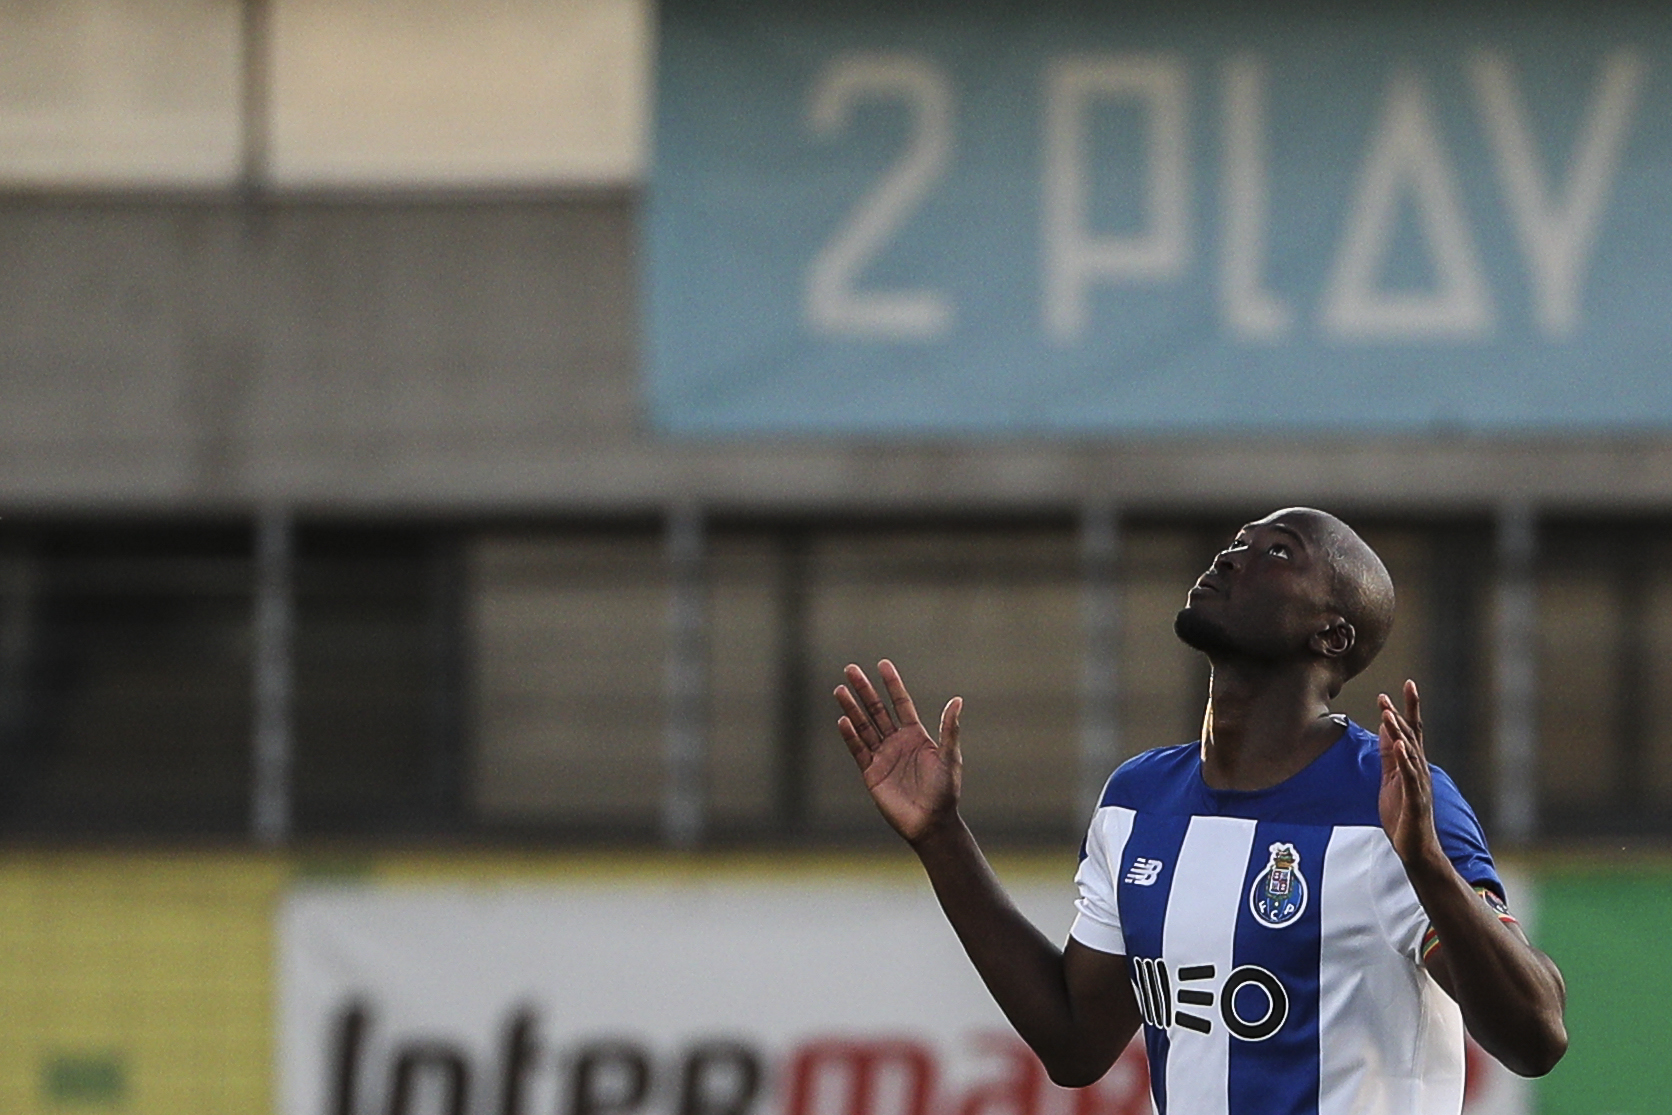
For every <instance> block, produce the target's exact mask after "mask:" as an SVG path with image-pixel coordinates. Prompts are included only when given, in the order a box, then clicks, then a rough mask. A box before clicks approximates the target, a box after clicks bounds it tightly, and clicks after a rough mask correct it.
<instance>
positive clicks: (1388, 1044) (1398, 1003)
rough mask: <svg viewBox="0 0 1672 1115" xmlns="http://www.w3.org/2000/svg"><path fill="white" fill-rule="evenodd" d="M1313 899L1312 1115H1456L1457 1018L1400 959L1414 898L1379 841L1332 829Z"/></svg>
mask: <svg viewBox="0 0 1672 1115" xmlns="http://www.w3.org/2000/svg"><path fill="white" fill-rule="evenodd" d="M1318 892H1319V897H1320V901H1321V906H1320V909H1319V917H1320V919H1321V923H1322V924H1321V929H1322V936H1323V940H1322V942H1321V948H1320V955H1319V958H1318V959H1319V972H1318V977H1319V985H1320V993H1319V1003H1318V1036H1319V1041H1318V1045H1319V1050H1318V1053H1319V1062H1318V1076H1319V1080H1318V1115H1456V1113H1457V1110H1458V1109H1459V1108H1460V1107H1461V1106H1462V1103H1463V1061H1462V1052H1463V1033H1462V1027H1463V1019H1462V1015H1461V1014H1460V1013H1459V1012H1458V1010H1457V1009H1456V1007H1454V1006H1452V1003H1451V1000H1450V999H1449V998H1447V996H1446V993H1445V992H1444V991H1441V990H1440V988H1439V985H1438V984H1436V983H1435V982H1434V980H1433V979H1432V977H1430V976H1429V975H1428V973H1427V972H1425V971H1423V970H1422V969H1421V968H1418V967H1415V966H1414V965H1413V964H1412V963H1411V959H1412V958H1411V957H1410V956H1407V955H1405V954H1404V951H1403V950H1404V949H1405V948H1406V947H1407V946H1408V943H1409V939H1410V938H1411V937H1412V936H1413V934H1412V931H1411V928H1410V923H1411V922H1412V920H1413V918H1412V912H1411V911H1410V910H1409V909H1408V908H1407V907H1409V906H1411V905H1413V904H1415V903H1416V895H1415V894H1414V893H1413V892H1412V891H1411V889H1410V884H1409V883H1408V882H1407V881H1406V877H1405V869H1404V867H1403V866H1402V865H1401V864H1400V862H1399V856H1398V854H1397V853H1395V852H1394V850H1393V845H1392V844H1390V843H1388V838H1387V836H1386V834H1385V833H1383V831H1382V830H1381V829H1379V828H1371V827H1368V826H1357V825H1353V826H1349V825H1341V826H1338V827H1337V828H1336V829H1335V831H1334V832H1333V833H1332V834H1331V835H1330V842H1329V854H1328V856H1326V857H1325V859H1324V871H1323V879H1322V882H1321V885H1320V886H1319V887H1318ZM1416 915H1417V916H1418V917H1420V915H1421V907H1420V905H1418V906H1417V907H1416ZM1424 924H1425V922H1424ZM1415 936H1416V938H1417V939H1419V940H1420V936H1421V930H1420V929H1419V930H1417V932H1416V934H1415ZM1367 1007H1369V1008H1370V1009H1367ZM1400 1049H1404V1050H1406V1051H1408V1052H1406V1053H1405V1055H1404V1056H1402V1057H1399V1058H1398V1060H1399V1061H1402V1062H1404V1063H1405V1064H1408V1065H1410V1066H1411V1071H1410V1072H1409V1073H1407V1072H1402V1071H1399V1070H1400V1066H1399V1065H1398V1064H1392V1065H1390V1064H1387V1063H1384V1062H1385V1061H1386V1060H1387V1059H1388V1054H1389V1053H1390V1052H1391V1051H1394V1050H1400Z"/></svg>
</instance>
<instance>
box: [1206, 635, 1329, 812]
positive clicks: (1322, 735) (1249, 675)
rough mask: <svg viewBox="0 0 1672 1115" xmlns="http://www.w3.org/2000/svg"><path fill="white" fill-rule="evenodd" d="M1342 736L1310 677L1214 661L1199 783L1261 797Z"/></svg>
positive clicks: (1318, 685) (1317, 680)
mask: <svg viewBox="0 0 1672 1115" xmlns="http://www.w3.org/2000/svg"><path fill="white" fill-rule="evenodd" d="M1341 732H1342V728H1341V724H1340V723H1339V722H1338V721H1336V720H1334V719H1333V718H1332V717H1331V714H1330V710H1329V699H1328V691H1327V689H1326V688H1325V687H1324V684H1323V682H1322V680H1321V679H1320V678H1318V677H1317V676H1315V675H1314V674H1313V673H1312V672H1310V671H1306V670H1295V669H1274V668H1272V667H1270V666H1266V665H1262V664H1257V663H1255V664H1243V663H1222V662H1216V663H1214V666H1213V679H1212V681H1211V682H1210V683H1209V686H1208V707H1207V712H1206V713H1205V714H1204V715H1203V717H1202V778H1203V780H1204V781H1206V782H1207V784H1208V785H1209V786H1211V787H1213V788H1214V789H1216V790H1263V789H1265V788H1267V787H1268V786H1275V785H1277V784H1278V783H1279V782H1282V781H1283V780H1284V779H1287V778H1290V777H1292V776H1294V775H1296V774H1298V773H1300V772H1301V771H1302V770H1304V769H1305V768H1306V766H1307V764H1309V763H1310V762H1312V760H1314V759H1316V758H1317V757H1318V756H1319V755H1322V754H1323V753H1324V752H1325V751H1326V750H1327V749H1328V748H1329V746H1330V744H1332V743H1334V742H1335V741H1336V740H1337V739H1339V738H1340V737H1341Z"/></svg>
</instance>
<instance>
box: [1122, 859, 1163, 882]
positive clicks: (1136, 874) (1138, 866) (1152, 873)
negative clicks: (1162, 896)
mask: <svg viewBox="0 0 1672 1115" xmlns="http://www.w3.org/2000/svg"><path fill="white" fill-rule="evenodd" d="M1159 878H1161V861H1160V860H1158V859H1144V858H1143V857H1142V856H1139V857H1138V858H1137V859H1135V860H1133V861H1132V866H1131V867H1130V868H1129V869H1128V870H1127V872H1126V878H1124V879H1122V880H1121V882H1123V883H1131V884H1132V885H1133V886H1135V887H1153V886H1154V885H1155V881H1156V880H1157V879H1159Z"/></svg>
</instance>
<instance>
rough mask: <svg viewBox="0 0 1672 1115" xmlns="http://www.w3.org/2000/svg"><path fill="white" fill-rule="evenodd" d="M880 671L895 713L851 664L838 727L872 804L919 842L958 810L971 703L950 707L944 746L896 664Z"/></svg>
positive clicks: (840, 691) (840, 690) (839, 697)
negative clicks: (961, 725)
mask: <svg viewBox="0 0 1672 1115" xmlns="http://www.w3.org/2000/svg"><path fill="white" fill-rule="evenodd" d="M877 669H878V672H880V673H881V674H882V679H883V684H884V685H885V686H887V688H888V695H889V697H890V698H891V699H892V701H893V705H894V708H893V711H892V712H891V711H890V710H889V707H888V705H887V704H886V703H884V701H883V699H882V697H881V696H880V695H879V694H878V693H877V691H876V689H875V688H874V687H873V686H872V685H871V682H870V679H869V678H867V677H866V676H865V672H864V671H863V670H861V669H860V668H859V667H858V666H849V667H848V668H847V678H848V684H847V685H843V686H838V687H837V689H836V701H837V703H838V704H840V705H841V706H842V712H843V713H844V714H845V715H843V717H842V718H841V719H840V720H838V721H837V724H836V726H837V728H838V729H839V730H840V731H841V733H842V739H843V742H845V743H846V744H847V745H848V751H849V753H851V754H852V755H853V758H854V762H855V763H856V764H858V766H859V770H860V774H861V775H862V776H863V777H864V780H865V788H866V789H867V790H869V791H870V793H871V800H873V801H875V802H876V803H877V808H878V809H879V810H881V811H882V815H883V817H884V818H886V819H887V821H888V823H889V824H890V825H892V826H893V827H894V829H895V831H896V832H898V833H899V834H900V835H901V836H903V837H905V838H906V839H907V840H911V841H915V840H918V839H921V838H922V837H924V836H926V835H928V834H929V833H930V832H932V831H934V829H935V828H936V826H937V825H939V824H940V823H942V822H943V821H946V820H948V819H949V818H951V817H952V816H953V815H954V814H955V813H956V811H957V808H958V794H959V789H960V786H961V784H962V768H963V762H962V757H961V756H960V754H959V751H958V713H959V710H960V709H961V708H962V706H963V700H962V699H961V698H958V697H954V698H953V699H952V700H951V701H949V702H947V706H946V710H945V711H944V712H942V713H941V724H940V728H941V731H940V739H939V740H938V741H937V740H936V739H934V738H933V737H932V736H930V735H929V732H928V730H927V729H926V728H925V727H924V726H923V724H922V722H921V721H920V720H919V719H918V716H917V709H916V706H914V705H913V704H912V700H911V696H910V694H908V693H907V692H906V687H905V685H904V683H903V682H901V680H900V674H899V671H898V670H896V669H895V668H894V664H893V663H891V662H889V661H888V660H886V659H884V660H883V661H882V662H881V663H879V664H878V666H877Z"/></svg>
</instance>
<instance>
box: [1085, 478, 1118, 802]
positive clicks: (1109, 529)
mask: <svg viewBox="0 0 1672 1115" xmlns="http://www.w3.org/2000/svg"><path fill="white" fill-rule="evenodd" d="M1119 556H1120V516H1119V513H1118V512H1117V510H1116V508H1115V507H1114V506H1113V505H1112V504H1109V503H1101V502H1099V503H1091V504H1088V505H1087V506H1086V507H1085V509H1084V510H1083V511H1082V512H1081V515H1080V569H1081V590H1080V614H1081V617H1082V623H1083V625H1084V628H1085V659H1084V662H1083V665H1082V669H1081V675H1080V769H1079V779H1078V785H1077V787H1076V790H1077V792H1076V794H1075V805H1076V807H1077V808H1078V810H1079V813H1078V817H1077V821H1078V822H1079V823H1081V824H1083V823H1084V821H1085V818H1086V817H1087V816H1089V815H1090V813H1091V811H1092V810H1093V809H1094V808H1095V807H1096V805H1097V800H1098V796H1099V794H1101V792H1102V790H1103V783H1104V782H1105V781H1107V780H1108V777H1109V773H1110V772H1111V771H1113V770H1114V769H1115V766H1116V764H1118V763H1119V762H1120V759H1121V747H1120V582H1119V579H1118V574H1117V569H1116V565H1117V561H1118V559H1119Z"/></svg>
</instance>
